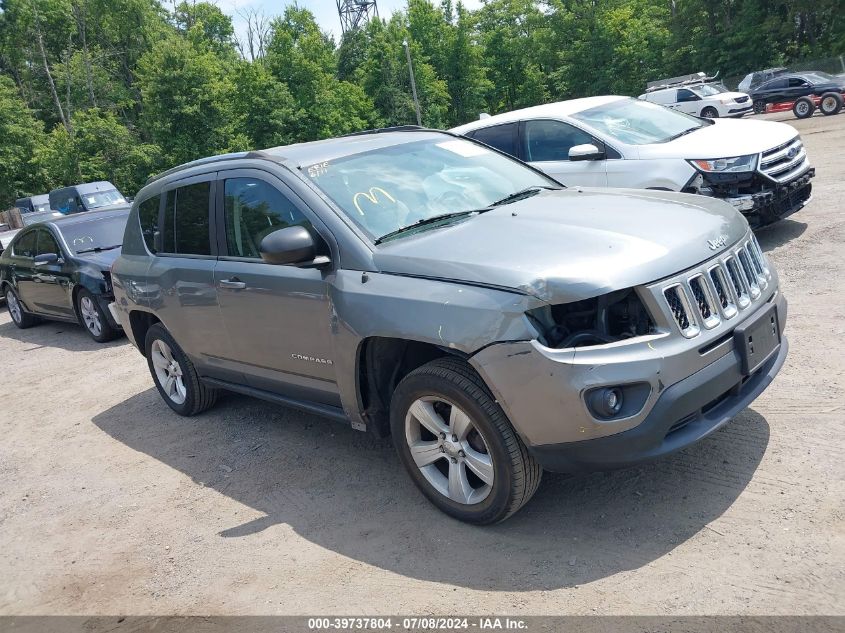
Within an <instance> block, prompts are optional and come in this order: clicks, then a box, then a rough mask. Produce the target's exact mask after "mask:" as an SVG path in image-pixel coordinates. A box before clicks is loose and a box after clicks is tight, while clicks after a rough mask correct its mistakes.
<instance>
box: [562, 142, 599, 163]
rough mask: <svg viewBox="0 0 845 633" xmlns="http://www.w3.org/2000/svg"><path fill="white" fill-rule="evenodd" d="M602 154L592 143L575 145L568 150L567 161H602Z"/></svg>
mask: <svg viewBox="0 0 845 633" xmlns="http://www.w3.org/2000/svg"><path fill="white" fill-rule="evenodd" d="M603 158H604V152H603V151H602V150H600V149H599V148H598V147H596V146H595V145H593V144H592V143H585V144H584V145H576V146H574V147H572V148H570V150H569V160H571V161H576V160H602V159H603Z"/></svg>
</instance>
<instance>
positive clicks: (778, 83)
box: [763, 79, 787, 90]
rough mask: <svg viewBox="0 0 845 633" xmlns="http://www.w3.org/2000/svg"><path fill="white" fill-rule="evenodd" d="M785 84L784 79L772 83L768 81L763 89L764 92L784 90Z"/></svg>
mask: <svg viewBox="0 0 845 633" xmlns="http://www.w3.org/2000/svg"><path fill="white" fill-rule="evenodd" d="M786 85H787V82H786V79H775V80H774V81H770V82H769V83H767V84H766V85H765V86H763V89H765V90H780V89H781V88H786Z"/></svg>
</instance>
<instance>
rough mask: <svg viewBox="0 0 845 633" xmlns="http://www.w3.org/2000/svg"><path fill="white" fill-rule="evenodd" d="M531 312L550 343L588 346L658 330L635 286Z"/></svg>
mask: <svg viewBox="0 0 845 633" xmlns="http://www.w3.org/2000/svg"><path fill="white" fill-rule="evenodd" d="M528 316H529V317H530V318H531V319H532V321H533V322H534V324H535V326H536V327H537V328H538V330H539V332H540V337H538V339H539V341H540V342H541V343H542V344H543V345H546V346H547V347H556V348H565V347H585V346H588V345H603V344H605V343H614V342H616V341H621V340H624V339H628V338H632V337H635V336H644V335H646V334H652V333H654V332H655V326H654V322H653V321H652V320H651V317H650V316H649V314H648V312H647V311H646V309H645V306H644V305H643V303H642V301H641V300H640V298H639V296H638V295H637V293H636V291H635V290H634V289H633V288H628V289H626V290H619V291H616V292H611V293H609V294H606V295H601V296H599V297H593V298H592V299H584V300H582V301H574V302H572V303H565V304H561V305H554V306H546V307H543V308H539V309H536V310H532V311H531V312H530V313H529V314H528Z"/></svg>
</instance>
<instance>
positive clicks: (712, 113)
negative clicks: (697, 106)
mask: <svg viewBox="0 0 845 633" xmlns="http://www.w3.org/2000/svg"><path fill="white" fill-rule="evenodd" d="M701 116H703V117H704V118H705V119H718V118H719V111H718V110H717V109H716V108H714V107H713V106H707V107H706V108H704V109H703V110H702V111H701Z"/></svg>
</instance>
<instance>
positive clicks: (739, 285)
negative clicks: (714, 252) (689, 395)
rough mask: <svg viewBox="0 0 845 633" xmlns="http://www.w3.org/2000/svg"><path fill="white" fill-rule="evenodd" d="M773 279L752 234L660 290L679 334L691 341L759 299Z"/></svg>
mask: <svg viewBox="0 0 845 633" xmlns="http://www.w3.org/2000/svg"><path fill="white" fill-rule="evenodd" d="M771 278H772V274H771V271H770V270H769V266H768V263H767V262H766V258H765V256H764V255H763V251H762V249H761V248H760V244H759V243H758V242H757V238H756V237H754V235H753V234H750V235H748V236H746V237H745V238H744V239H743V240H742V241H741V242H740V243H739V244H736V245H735V246H734V247H733V248H730V249H728V250H726V251H725V252H723V253H722V254H721V255H719V257H717V258H715V259H713V260H710V261H709V262H707V263H706V264H704V265H703V266H701V267H699V268H696V269H693V270H692V271H690V272H688V273H686V274H685V275H684V276H683V278H681V279H677V278H676V279H674V280H672V281H671V282H669V283H668V284H666V285H665V286H663V288H662V294H663V298H664V300H665V301H666V305H667V307H668V308H669V312H670V313H671V315H672V318H673V319H674V321H675V325H677V326H678V329H679V330H680V332H681V334H683V335H684V336H685V337H687V338H693V337H695V336H698V335H699V334H700V333H701V330H702V329H704V330H711V329H713V328H714V327H716V326H717V325H719V324H720V323H721V322H722V321H729V320H731V319H733V318H734V317H735V316H736V315H737V314H739V313H740V312H743V311H745V310H747V309H748V308H749V306H751V305H752V304H754V303H755V302H756V301H758V300H759V299H760V297H761V296H762V294H763V291H764V290H765V289H766V287H767V286H768V285H769V280H770V279H771Z"/></svg>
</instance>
